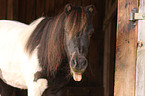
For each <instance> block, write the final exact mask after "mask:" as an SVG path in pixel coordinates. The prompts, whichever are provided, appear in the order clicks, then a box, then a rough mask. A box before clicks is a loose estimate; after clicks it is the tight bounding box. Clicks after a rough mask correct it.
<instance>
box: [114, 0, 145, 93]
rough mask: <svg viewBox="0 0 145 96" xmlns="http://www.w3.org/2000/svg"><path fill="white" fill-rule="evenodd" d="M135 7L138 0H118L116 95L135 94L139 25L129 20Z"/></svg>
mask: <svg viewBox="0 0 145 96" xmlns="http://www.w3.org/2000/svg"><path fill="white" fill-rule="evenodd" d="M133 8H138V0H118V16H117V18H118V19H117V35H116V59H115V86H114V96H135V72H136V49H137V25H133V23H134V22H132V21H129V15H130V13H131V10H132V9H133ZM140 96H144V95H140Z"/></svg>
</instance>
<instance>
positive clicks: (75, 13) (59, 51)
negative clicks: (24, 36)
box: [26, 7, 87, 74]
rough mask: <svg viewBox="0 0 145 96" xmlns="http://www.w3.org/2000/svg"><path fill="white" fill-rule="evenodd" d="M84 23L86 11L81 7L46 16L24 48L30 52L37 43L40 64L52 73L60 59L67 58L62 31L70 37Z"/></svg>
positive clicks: (85, 21)
mask: <svg viewBox="0 0 145 96" xmlns="http://www.w3.org/2000/svg"><path fill="white" fill-rule="evenodd" d="M64 10H65V9H64ZM86 24H87V13H86V11H85V10H84V9H83V8H82V7H72V8H71V11H70V13H69V14H67V13H66V10H65V11H64V12H62V13H61V14H59V15H57V16H55V17H53V18H48V17H46V18H45V19H43V20H42V21H41V22H40V23H39V24H38V26H37V27H36V29H35V30H34V32H33V33H32V35H31V36H30V38H29V40H28V42H27V44H26V50H27V51H28V53H29V54H32V52H33V50H34V49H35V48H36V47H37V46H38V45H39V48H38V58H39V63H40V65H41V66H42V68H43V69H45V70H46V71H47V72H48V73H50V74H54V73H55V72H56V70H57V68H58V67H59V66H60V64H61V63H62V60H65V59H67V57H66V53H65V48H64V37H65V36H64V32H65V31H66V32H69V34H70V38H71V37H73V36H74V35H76V34H77V33H79V32H80V31H81V30H82V29H83V28H84V27H85V25H86Z"/></svg>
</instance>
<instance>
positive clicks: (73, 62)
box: [71, 59, 77, 68]
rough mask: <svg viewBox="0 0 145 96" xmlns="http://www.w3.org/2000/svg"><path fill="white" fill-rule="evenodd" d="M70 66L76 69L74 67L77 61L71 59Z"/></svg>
mask: <svg viewBox="0 0 145 96" xmlns="http://www.w3.org/2000/svg"><path fill="white" fill-rule="evenodd" d="M71 66H72V68H76V66H77V61H76V60H75V59H73V60H72V61H71Z"/></svg>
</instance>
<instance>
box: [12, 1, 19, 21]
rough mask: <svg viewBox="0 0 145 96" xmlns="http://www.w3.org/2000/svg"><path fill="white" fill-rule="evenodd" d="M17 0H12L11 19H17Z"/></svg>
mask: <svg viewBox="0 0 145 96" xmlns="http://www.w3.org/2000/svg"><path fill="white" fill-rule="evenodd" d="M19 1H20V0H14V1H13V10H14V11H13V19H14V20H18V14H19V13H18V12H19Z"/></svg>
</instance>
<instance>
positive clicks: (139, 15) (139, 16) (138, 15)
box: [129, 8, 145, 21]
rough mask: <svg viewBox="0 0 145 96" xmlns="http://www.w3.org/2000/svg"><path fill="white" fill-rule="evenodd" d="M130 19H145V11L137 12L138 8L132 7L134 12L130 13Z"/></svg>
mask: <svg viewBox="0 0 145 96" xmlns="http://www.w3.org/2000/svg"><path fill="white" fill-rule="evenodd" d="M129 20H130V21H136V20H145V13H137V9H136V8H134V9H132V12H131V13H130V18H129Z"/></svg>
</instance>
